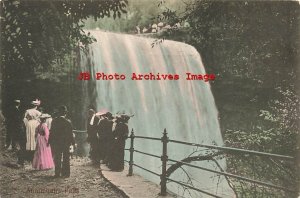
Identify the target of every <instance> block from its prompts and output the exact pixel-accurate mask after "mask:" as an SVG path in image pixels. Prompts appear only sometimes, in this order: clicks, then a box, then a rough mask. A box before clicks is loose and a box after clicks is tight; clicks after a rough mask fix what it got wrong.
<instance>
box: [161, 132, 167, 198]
mask: <svg viewBox="0 0 300 198" xmlns="http://www.w3.org/2000/svg"><path fill="white" fill-rule="evenodd" d="M161 141H162V143H163V151H162V156H161V161H162V170H161V175H160V195H161V196H166V195H167V179H166V172H167V161H168V155H167V144H168V141H169V138H168V136H167V130H166V129H164V133H163V136H162V138H161Z"/></svg>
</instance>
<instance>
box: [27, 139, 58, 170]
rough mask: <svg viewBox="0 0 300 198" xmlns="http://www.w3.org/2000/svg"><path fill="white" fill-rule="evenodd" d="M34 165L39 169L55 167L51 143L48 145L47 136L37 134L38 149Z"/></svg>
mask: <svg viewBox="0 0 300 198" xmlns="http://www.w3.org/2000/svg"><path fill="white" fill-rule="evenodd" d="M32 167H33V168H34V169H37V170H45V169H51V168H53V167H54V163H53V158H52V152H51V147H50V145H49V146H47V141H46V139H45V136H41V135H38V136H37V144H36V150H35V153H34V158H33V162H32Z"/></svg>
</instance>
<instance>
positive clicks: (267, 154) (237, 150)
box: [169, 140, 295, 160]
mask: <svg viewBox="0 0 300 198" xmlns="http://www.w3.org/2000/svg"><path fill="white" fill-rule="evenodd" d="M169 142H174V143H178V144H185V145H190V146H198V147H205V148H211V149H217V150H223V151H230V152H234V153H245V154H254V155H258V156H267V157H272V158H278V159H284V160H294V159H295V158H294V157H292V156H285V155H279V154H273V153H265V152H260V151H253V150H246V149H240V148H233V147H226V146H216V145H207V144H197V143H189V142H183V141H177V140H169Z"/></svg>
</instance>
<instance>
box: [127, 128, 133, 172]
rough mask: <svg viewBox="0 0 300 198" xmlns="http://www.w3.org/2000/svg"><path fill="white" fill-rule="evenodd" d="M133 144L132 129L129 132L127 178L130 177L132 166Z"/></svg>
mask: <svg viewBox="0 0 300 198" xmlns="http://www.w3.org/2000/svg"><path fill="white" fill-rule="evenodd" d="M133 143H134V132H133V129H132V130H131V134H130V149H129V152H130V160H129V170H128V176H132V172H133V169H132V166H133V152H134V147H133Z"/></svg>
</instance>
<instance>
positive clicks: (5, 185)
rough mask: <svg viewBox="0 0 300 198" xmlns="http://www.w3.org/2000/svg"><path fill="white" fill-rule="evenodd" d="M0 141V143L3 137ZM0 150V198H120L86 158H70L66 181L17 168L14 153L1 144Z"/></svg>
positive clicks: (29, 168) (27, 168) (30, 169)
mask: <svg viewBox="0 0 300 198" xmlns="http://www.w3.org/2000/svg"><path fill="white" fill-rule="evenodd" d="M1 128H2V130H3V127H1ZM2 132H3V131H1V134H3V133H2ZM0 139H1V140H0V142H3V136H2V137H1V138H0ZM0 146H1V153H0V154H1V155H0V163H1V164H0V198H5V197H9V198H14V197H18V198H19V197H20V198H22V197H24V198H25V197H26V198H27V197H30V198H32V197H54V198H58V197H80V198H82V197H93V198H95V197H103V198H104V197H109V198H122V197H124V195H122V194H121V193H120V192H119V191H118V190H117V189H116V188H114V187H113V186H112V185H111V184H110V183H108V182H107V181H106V180H105V179H104V178H103V176H102V175H101V172H100V171H99V167H96V166H93V165H92V164H91V162H90V160H89V159H88V158H75V157H74V158H73V159H72V160H71V177H70V178H67V179H63V178H53V175H54V170H48V171H36V170H33V169H32V167H31V164H30V163H27V164H25V167H24V168H18V167H17V166H16V161H17V159H16V154H15V152H13V151H11V150H5V149H3V144H0Z"/></svg>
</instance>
